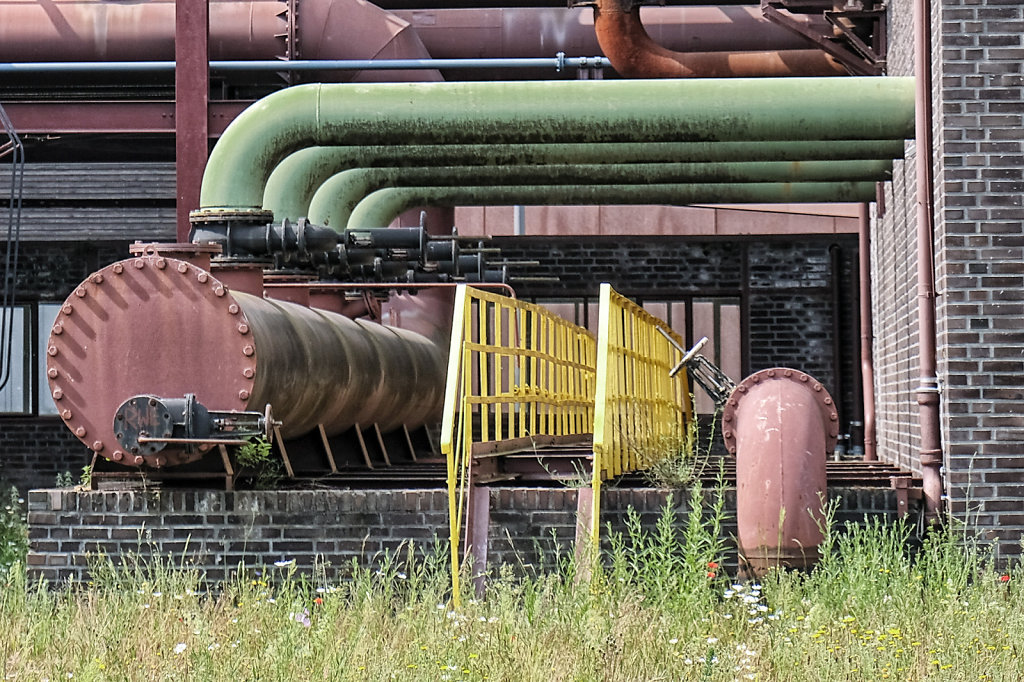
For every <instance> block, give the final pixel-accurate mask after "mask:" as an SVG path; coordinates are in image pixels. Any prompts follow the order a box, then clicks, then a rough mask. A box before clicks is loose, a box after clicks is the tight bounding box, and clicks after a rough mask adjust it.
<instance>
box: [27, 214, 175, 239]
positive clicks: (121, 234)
mask: <svg viewBox="0 0 1024 682" xmlns="http://www.w3.org/2000/svg"><path fill="white" fill-rule="evenodd" d="M21 238H22V239H24V240H32V241H72V240H74V241H80V240H85V241H100V240H122V239H127V240H135V239H141V240H147V241H148V240H153V241H174V240H175V212H174V207H173V206H169V207H152V206H143V207H134V206H129V207H124V206H100V207H85V206H59V207H34V206H27V207H25V208H24V209H23V210H22V218H21Z"/></svg>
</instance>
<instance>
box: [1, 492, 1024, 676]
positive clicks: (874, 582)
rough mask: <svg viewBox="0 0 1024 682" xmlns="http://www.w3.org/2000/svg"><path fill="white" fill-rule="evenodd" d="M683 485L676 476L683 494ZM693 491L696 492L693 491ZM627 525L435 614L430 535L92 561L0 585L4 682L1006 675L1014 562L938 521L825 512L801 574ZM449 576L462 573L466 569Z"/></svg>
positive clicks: (711, 532) (712, 541) (1015, 617)
mask: <svg viewBox="0 0 1024 682" xmlns="http://www.w3.org/2000/svg"><path fill="white" fill-rule="evenodd" d="M698 494H699V493H694V495H695V496H696V495H698ZM694 499H700V498H699V497H694ZM671 509H672V506H671V505H667V506H666V508H665V512H664V515H663V517H662V520H661V522H659V523H658V524H657V526H656V527H655V528H653V529H651V530H646V531H645V530H642V529H640V528H639V525H638V523H635V522H633V523H631V524H629V525H628V527H627V531H626V532H625V534H623V535H620V536H617V537H616V538H615V539H614V541H613V542H612V545H611V546H612V548H611V550H610V551H609V552H608V553H607V556H606V557H605V561H604V563H603V565H604V568H603V569H599V570H597V571H596V572H594V573H593V576H592V578H591V579H590V580H589V581H585V582H584V581H581V580H579V579H578V578H577V576H576V572H575V570H574V567H573V566H572V563H571V560H570V561H564V562H562V564H561V568H560V569H559V570H557V571H555V572H553V573H550V574H546V575H541V576H536V577H522V576H519V575H513V573H512V572H511V571H508V570H505V571H499V573H498V575H495V576H493V577H492V580H491V582H490V585H489V588H488V593H487V597H486V598H485V599H481V600H475V599H472V598H471V595H469V594H466V595H465V598H464V600H463V603H464V604H465V606H464V607H463V608H461V609H459V610H458V611H453V610H452V609H451V608H450V606H449V604H450V587H449V585H450V581H449V576H448V573H447V566H446V563H445V556H446V548H444V547H437V548H435V549H434V551H432V552H429V551H428V552H414V551H412V549H411V548H410V549H409V551H407V552H403V553H401V554H400V555H387V556H379V557H376V560H375V561H374V562H373V565H372V566H370V567H368V568H367V567H360V566H356V565H353V566H352V567H351V570H349V571H348V572H347V574H348V576H349V577H348V579H347V580H344V581H342V582H338V583H335V584H328V583H327V582H325V579H324V578H323V577H322V575H321V574H320V573H316V572H315V573H314V575H312V576H308V575H307V576H304V575H300V574H299V573H297V572H296V571H295V568H294V566H293V565H289V564H287V563H282V564H281V565H275V566H271V567H266V568H264V569H261V571H260V572H255V571H251V570H250V571H246V570H242V571H240V572H239V576H238V577H237V578H235V579H234V580H232V581H230V582H227V583H224V584H218V585H213V586H211V585H207V584H205V583H204V581H203V577H202V576H201V575H200V574H198V573H197V572H195V571H192V570H189V569H187V568H183V567H180V566H175V565H173V564H172V563H169V562H167V561H166V560H165V561H163V562H161V561H159V560H157V561H156V562H155V563H144V562H142V561H141V560H140V559H137V558H131V557H129V558H128V560H127V561H126V562H125V563H124V565H121V566H118V567H115V566H113V565H112V564H111V563H110V562H108V561H106V560H104V559H102V558H97V559H96V562H95V566H94V571H93V576H94V580H93V583H91V584H89V585H77V586H63V587H55V586H47V585H40V584H33V583H30V582H28V581H27V580H26V578H25V573H24V571H23V570H21V569H20V568H19V567H18V566H17V565H15V566H14V567H13V568H12V569H11V570H9V571H7V572H6V573H5V574H4V575H3V577H2V579H0V582H2V585H0V662H2V666H0V672H2V676H3V678H4V679H17V680H33V681H34V680H50V681H56V680H69V679H71V680H289V681H291V680H311V679H324V680H509V681H512V680H516V681H518V680H610V681H611V680H615V681H619V680H710V681H717V680H728V681H733V680H746V679H751V680H780V681H784V680H858V681H859V680H914V681H917V680H1007V681H1010V680H1018V679H1020V678H1021V670H1024V663H1022V661H1021V656H1022V655H1024V652H1022V651H1021V648H1022V646H1024V638H1022V635H1024V574H1022V573H1021V572H1020V570H1019V569H1014V570H1012V571H1009V572H1004V571H997V570H995V569H994V568H993V566H992V564H991V562H989V561H987V560H986V557H985V556H984V555H983V554H981V553H980V552H978V551H976V550H975V549H973V546H972V545H971V543H969V542H965V540H964V538H963V537H962V536H961V535H958V534H957V533H956V532H954V531H953V530H948V529H947V530H941V531H936V532H933V533H932V534H931V535H930V536H929V537H927V538H925V539H924V542H923V546H921V548H920V550H919V551H911V550H910V549H909V547H910V546H911V545H912V544H913V543H911V542H910V540H911V530H910V528H908V527H907V526H905V525H903V524H895V525H884V524H880V523H874V522H869V523H867V524H865V525H862V526H847V527H844V528H834V529H831V530H830V532H829V534H828V538H827V546H826V549H825V551H824V556H823V559H822V561H821V563H820V564H819V565H818V566H817V567H816V568H815V569H814V570H812V571H809V572H806V573H798V572H777V573H772V574H770V575H768V576H766V577H764V578H763V579H762V580H761V581H760V582H747V581H736V580H734V579H733V578H730V577H729V576H727V575H725V574H724V573H723V571H722V570H721V568H720V566H719V564H720V562H721V556H722V552H723V551H724V550H723V547H722V546H721V545H720V544H719V541H718V529H719V526H720V522H721V516H722V514H723V512H722V509H721V507H720V506H719V507H714V506H712V507H711V509H710V510H708V511H705V512H704V513H692V514H690V515H688V516H687V517H686V518H685V519H684V520H683V522H682V523H681V524H676V523H675V519H673V518H672V513H673V512H672V511H671ZM466 582H467V584H468V582H469V581H466Z"/></svg>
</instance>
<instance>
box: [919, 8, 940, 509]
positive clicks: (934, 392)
mask: <svg viewBox="0 0 1024 682" xmlns="http://www.w3.org/2000/svg"><path fill="white" fill-rule="evenodd" d="M930 17H931V2H930V1H929V0H915V2H914V63H915V68H916V71H917V78H916V79H915V83H914V93H915V107H914V134H915V138H916V141H915V145H914V146H915V150H914V157H915V172H916V174H917V316H918V317H917V319H918V323H917V324H918V327H917V329H918V369H919V373H920V384H919V385H918V388H917V404H918V406H919V411H918V424H919V427H920V429H921V442H920V448H921V449H920V454H919V457H920V460H919V461H920V463H921V486H922V488H923V489H924V506H925V510H924V511H925V519H926V521H928V522H931V523H934V522H936V521H938V520H939V516H940V514H941V512H942V488H943V482H942V436H941V431H940V423H939V379H938V366H937V362H936V349H935V346H936V327H935V254H934V253H933V244H934V239H935V227H934V225H935V213H934V211H935V209H934V204H933V201H934V178H933V177H932V145H933V143H934V140H933V138H932V69H931V63H932V61H931V60H932V45H931V22H930V19H929V18H930Z"/></svg>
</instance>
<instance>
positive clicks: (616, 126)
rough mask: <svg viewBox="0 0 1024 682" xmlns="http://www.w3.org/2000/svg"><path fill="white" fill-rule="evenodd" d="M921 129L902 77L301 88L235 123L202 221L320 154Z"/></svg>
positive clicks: (875, 134) (255, 195) (212, 173)
mask: <svg viewBox="0 0 1024 682" xmlns="http://www.w3.org/2000/svg"><path fill="white" fill-rule="evenodd" d="M913 123H914V92H913V79H911V78H896V77H887V78H777V79H775V78H762V79H757V78H753V79H746V78H728V79H701V80H697V79H679V80H676V79H662V80H589V81H515V82H440V83H335V84H308V85H298V86H295V87H291V88H287V89H285V90H280V91H278V92H275V93H273V94H271V95H269V96H267V97H265V98H263V99H261V100H259V101H258V102H256V103H254V104H253V105H252V106H250V107H249V108H248V109H246V110H245V111H244V112H242V113H241V114H240V115H239V116H238V117H237V118H236V119H235V120H234V121H232V122H231V124H230V125H229V126H228V128H227V130H225V131H224V134H223V135H221V137H220V139H219V140H218V142H217V145H216V146H215V147H214V149H213V151H212V153H211V154H210V159H209V161H208V163H207V166H206V172H205V174H204V176H203V185H202V190H201V195H200V211H202V212H208V213H214V214H216V213H218V212H246V211H256V210H258V209H259V207H260V206H261V204H262V201H263V188H264V187H265V186H266V181H267V178H268V177H270V173H271V171H272V170H273V169H274V167H275V166H276V165H277V164H278V163H280V162H281V160H282V159H283V158H284V157H285V156H287V155H288V154H290V153H291V152H293V151H296V150H298V149H302V148H304V147H309V146H314V145H323V146H333V145H377V144H398V143H401V144H466V143H475V144H483V143H496V144H504V143H526V142H529V143H545V142H588V143H595V142H625V143H639V142H722V141H739V142H752V141H766V140H840V139H842V140H851V139H866V140H878V139H903V138H908V137H912V136H913Z"/></svg>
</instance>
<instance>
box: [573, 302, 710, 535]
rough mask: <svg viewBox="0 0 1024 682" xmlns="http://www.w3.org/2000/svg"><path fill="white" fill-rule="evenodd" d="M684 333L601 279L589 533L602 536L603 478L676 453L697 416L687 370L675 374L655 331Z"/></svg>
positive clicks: (669, 349)
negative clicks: (600, 533)
mask: <svg viewBox="0 0 1024 682" xmlns="http://www.w3.org/2000/svg"><path fill="white" fill-rule="evenodd" d="M659 328H661V329H663V330H665V331H666V332H667V333H669V334H670V335H671V336H672V338H674V339H675V340H676V341H677V342H678V343H679V344H680V345H682V344H683V339H682V338H681V337H680V336H679V335H678V334H676V333H675V332H673V331H672V330H671V329H669V327H668V325H667V324H665V323H664V322H662V321H661V320H659V319H658V318H656V317H654V316H653V315H651V314H650V313H648V312H647V311H646V310H644V309H643V308H641V307H640V306H638V305H637V304H636V303H634V302H633V301H630V300H629V299H628V298H626V297H624V296H622V295H621V294H619V293H618V292H616V291H615V290H613V289H612V288H611V286H609V285H608V284H602V285H601V295H600V313H599V324H598V334H597V346H598V358H597V394H596V397H595V413H594V465H593V479H592V486H593V488H594V511H593V515H592V518H593V525H592V526H591V538H592V540H593V542H594V543H596V542H597V540H598V531H599V524H600V515H599V506H598V505H599V504H600V487H601V482H602V481H604V480H607V479H609V478H614V477H615V476H618V475H620V474H623V473H626V472H630V471H637V470H639V469H646V468H647V467H649V466H651V465H652V464H654V463H655V462H656V461H658V460H659V459H661V458H664V457H668V456H672V455H674V454H676V453H675V452H673V448H671V447H669V446H672V445H676V444H679V445H681V444H683V443H684V442H685V437H686V432H687V431H686V430H687V425H688V424H689V422H690V420H691V419H692V417H693V407H692V405H691V402H690V392H689V388H688V384H687V381H686V377H685V375H683V374H682V373H680V374H679V375H677V376H676V377H675V378H673V377H670V376H669V371H670V370H671V369H672V368H673V367H674V366H675V363H676V361H677V358H676V356H677V355H678V351H677V350H676V349H675V348H674V347H673V346H672V345H671V344H670V343H669V342H668V340H667V339H666V338H665V337H664V336H662V334H661V333H660V332H659V331H658V329H659Z"/></svg>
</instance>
